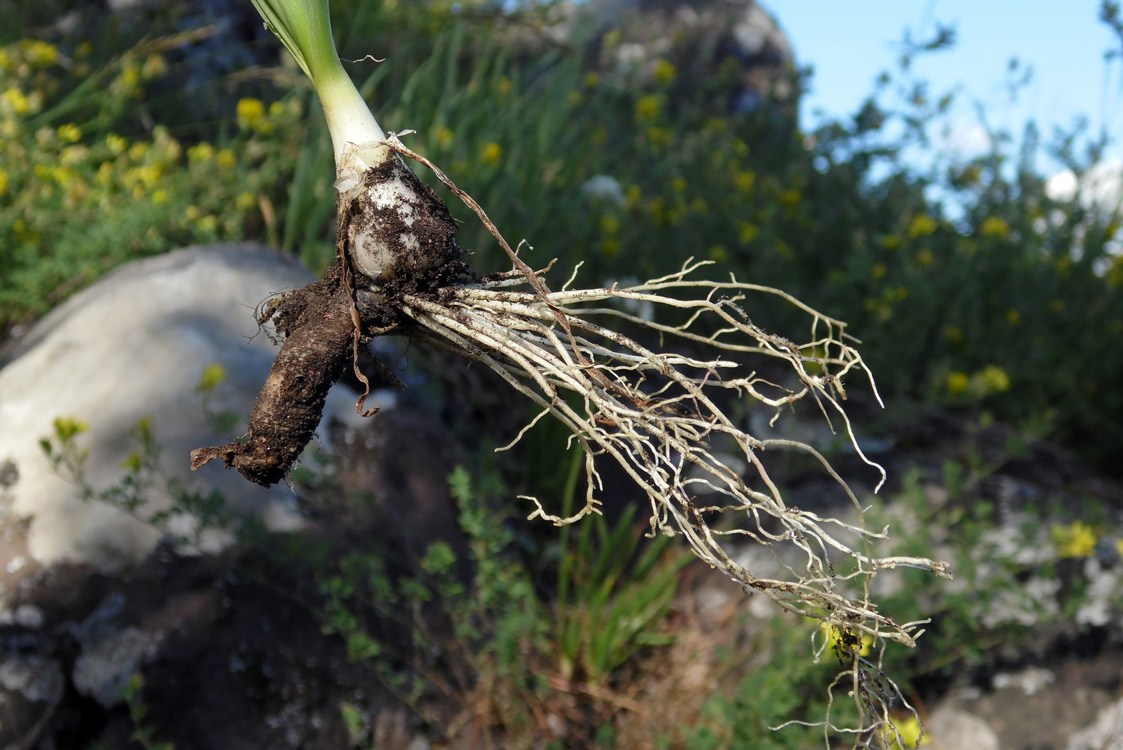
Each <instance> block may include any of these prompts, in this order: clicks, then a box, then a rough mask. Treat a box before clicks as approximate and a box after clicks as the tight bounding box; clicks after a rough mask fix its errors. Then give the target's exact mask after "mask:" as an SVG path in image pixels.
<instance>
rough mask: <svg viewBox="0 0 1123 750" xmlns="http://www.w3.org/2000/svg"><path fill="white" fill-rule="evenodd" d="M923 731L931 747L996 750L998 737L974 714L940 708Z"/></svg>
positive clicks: (933, 713) (958, 749)
mask: <svg viewBox="0 0 1123 750" xmlns="http://www.w3.org/2000/svg"><path fill="white" fill-rule="evenodd" d="M924 731H925V733H926V734H927V736H928V737H929V738H931V740H932V746H933V747H936V748H946V749H947V750H953V748H954V749H955V750H960V749H962V750H967V748H970V749H971V750H998V748H999V744H998V735H997V734H995V732H994V730H993V729H991V728H990V726H989V725H988V724H987V723H986V722H985V721H983V720H982V719H980V718H979V717H978V716H975V715H974V714H969V713H967V712H966V711H961V710H959V709H958V708H950V707H947V706H944V707H941V708H939V709H937V710H935V711H933V712H932V715H931V716H929V717H928V721H927V722H925V726H924Z"/></svg>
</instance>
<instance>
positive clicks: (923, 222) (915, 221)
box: [905, 214, 940, 240]
mask: <svg viewBox="0 0 1123 750" xmlns="http://www.w3.org/2000/svg"><path fill="white" fill-rule="evenodd" d="M939 227H940V225H939V224H938V223H936V220H935V219H933V218H932V217H931V216H929V215H928V214H917V215H916V216H914V217H912V219H911V220H910V221H909V225H908V228H907V229H906V230H905V234H906V235H907V236H908V238H909V239H910V240H915V239H917V238H918V237H927V236H929V235H931V234H935V232H936V230H937V229H939Z"/></svg>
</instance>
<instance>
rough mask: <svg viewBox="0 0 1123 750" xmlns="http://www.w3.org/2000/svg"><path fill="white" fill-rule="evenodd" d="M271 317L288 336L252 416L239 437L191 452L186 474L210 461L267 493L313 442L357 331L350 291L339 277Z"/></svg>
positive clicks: (275, 309)
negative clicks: (188, 469) (243, 434)
mask: <svg viewBox="0 0 1123 750" xmlns="http://www.w3.org/2000/svg"><path fill="white" fill-rule="evenodd" d="M266 312H271V313H272V317H273V319H274V321H275V322H276V324H277V328H278V332H279V333H281V334H282V335H285V336H287V338H286V340H285V343H284V345H283V346H282V347H281V351H280V353H279V354H278V355H277V359H276V360H275V361H274V363H273V369H272V370H270V371H269V377H268V378H267V379H266V381H265V385H263V386H262V388H261V393H259V394H258V397H257V402H256V403H255V404H254V407H253V411H252V412H251V413H250V420H249V428H248V431H247V433H246V436H245V437H244V438H241V439H239V440H236V441H234V442H231V443H227V444H226V445H221V446H213V447H210V448H198V449H196V450H194V451H192V452H191V468H192V469H198V468H200V467H201V466H203V465H204V464H207V463H210V462H211V461H213V460H215V459H222V462H223V463H224V464H226V466H227V467H229V468H233V469H237V470H238V473H240V474H241V475H242V476H243V477H245V478H246V479H248V480H250V481H251V482H254V483H256V484H260V485H262V486H265V487H269V486H271V485H273V484H276V483H277V482H279V481H280V480H281V479H283V478H284V476H285V474H286V473H287V472H288V471H289V469H291V468H292V465H293V464H294V463H296V460H297V458H299V457H300V454H301V452H302V451H303V450H304V446H305V445H307V444H308V441H309V440H311V439H312V435H313V434H314V433H315V431H316V427H317V426H318V425H319V423H320V417H321V415H322V414H323V410H324V400H325V398H326V397H327V393H328V391H329V390H330V389H331V386H332V384H333V383H334V382H335V381H336V380H338V379H339V377H340V375H342V373H343V368H344V367H346V365H347V363H348V361H349V358H350V356H351V343H352V336H353V331H354V321H353V317H352V304H351V297H350V293H349V292H348V290H347V288H346V286H345V285H344V284H343V283H342V282H341V279H340V274H339V273H338V271H336V270H333V272H332V273H331V274H330V275H329V276H328V277H327V278H325V279H324V280H322V281H318V282H316V283H314V284H311V285H309V286H307V287H305V288H303V289H300V290H297V291H295V292H291V293H289V294H287V295H285V296H284V297H282V298H281V299H280V300H279V301H277V302H276V303H272V304H271V305H270V306H269V308H267V310H266Z"/></svg>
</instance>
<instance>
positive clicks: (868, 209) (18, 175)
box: [0, 2, 1123, 463]
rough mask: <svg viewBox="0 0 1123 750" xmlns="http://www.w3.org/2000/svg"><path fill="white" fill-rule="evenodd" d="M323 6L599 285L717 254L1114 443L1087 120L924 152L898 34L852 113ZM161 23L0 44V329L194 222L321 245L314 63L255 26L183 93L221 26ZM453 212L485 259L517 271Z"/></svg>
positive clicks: (903, 365) (458, 158) (324, 253)
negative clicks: (587, 63) (1061, 178)
mask: <svg viewBox="0 0 1123 750" xmlns="http://www.w3.org/2000/svg"><path fill="white" fill-rule="evenodd" d="M333 11H334V13H335V15H336V16H337V18H338V19H340V20H339V21H338V22H337V24H336V27H337V29H341V30H343V31H342V32H341V33H340V37H341V39H340V49H341V54H342V56H343V57H344V58H345V59H348V60H357V61H358V62H355V63H352V64H351V65H350V67H351V71H352V74H353V75H354V76H355V77H356V79H357V80H360V81H362V88H363V90H364V92H365V93H366V94H367V95H368V96H369V98H370V100H371V101H372V102H373V104H374V108H375V110H376V112H377V113H378V115H379V118H380V120H381V121H382V123H383V125H384V126H385V127H387V128H388V129H390V130H396V131H400V130H404V129H415V130H416V131H417V133H416V134H413V135H410V136H407V137H406V138H407V143H409V145H410V146H411V147H412V148H414V149H416V150H418V151H420V152H421V153H424V154H426V155H427V156H429V157H430V158H431V159H432V160H433V161H434V162H435V163H436V164H438V165H439V166H441V167H442V168H443V169H444V170H445V171H446V172H447V173H448V174H449V175H450V176H451V177H452V178H453V179H454V180H456V181H457V182H458V183H459V184H460V185H461V186H462V187H464V188H465V189H467V190H468V191H469V192H470V193H471V194H472V195H473V196H475V197H476V198H477V200H479V202H480V203H481V204H482V205H483V206H484V207H485V209H486V210H488V211H489V213H490V214H491V216H492V218H493V219H494V220H495V222H496V224H497V225H498V226H499V227H500V228H501V229H502V230H503V231H505V232H506V233H508V234H509V235H510V239H512V240H515V241H517V240H519V239H523V238H525V239H527V240H528V241H529V242H530V243H531V244H532V245H533V246H534V247H535V250H534V252H533V253H530V252H529V251H528V257H529V258H530V259H531V260H532V261H534V262H537V263H545V262H546V261H547V260H549V259H550V258H553V257H558V258H559V259H560V261H561V264H560V267H561V268H564V269H568V268H570V267H572V265H573V264H575V263H577V262H582V263H583V264H584V266H583V276H582V280H583V282H584V283H586V284H599V283H602V282H605V281H610V280H616V279H622V278H627V277H646V276H651V275H659V274H663V273H666V272H668V271H671V270H673V269H675V268H677V267H678V266H679V265H680V264H681V263H682V261H684V260H685V259H686V258H687V257H691V256H694V257H702V258H707V259H711V260H714V261H715V262H716V263H717V264H718V268H717V269H716V270H715V273H718V274H720V273H725V272H733V273H736V274H737V275H738V276H739V277H740V278H742V279H746V280H750V281H754V282H759V283H763V284H768V285H771V286H777V287H779V288H782V289H784V290H785V291H788V292H790V293H792V294H794V295H796V296H797V297H799V298H801V299H804V300H806V301H808V302H810V303H813V304H814V305H815V306H817V307H818V308H819V309H823V310H825V311H827V312H829V313H830V314H832V315H835V316H837V317H840V318H842V319H844V320H846V321H847V322H848V323H849V324H850V330H851V331H852V332H853V333H854V334H855V335H857V336H858V337H859V338H861V339H862V340H863V341H864V347H863V354H864V356H865V358H866V360H867V361H868V362H869V363H870V365H871V367H872V369H873V370H874V372H875V374H876V375H877V376H878V378H879V383H880V385H881V387H882V390H883V393H885V395H887V396H889V397H890V398H891V399H892V398H908V399H918V400H922V401H925V402H929V403H935V404H940V405H946V406H951V407H964V408H970V409H985V410H988V411H990V412H992V413H993V414H995V415H996V416H998V417H999V418H1002V419H1005V420H1008V421H1011V422H1015V423H1019V422H1024V421H1033V422H1034V423H1035V424H1042V423H1045V424H1047V425H1048V426H1049V430H1048V433H1047V434H1048V435H1049V436H1051V437H1054V438H1057V439H1060V440H1062V441H1064V442H1066V443H1067V444H1069V445H1072V446H1074V447H1076V448H1079V449H1081V450H1082V451H1084V452H1085V454H1086V455H1089V456H1091V457H1092V458H1094V459H1098V460H1101V461H1103V462H1105V463H1106V459H1107V458H1108V457H1109V456H1111V455H1112V454H1113V452H1115V451H1117V449H1118V447H1119V446H1120V445H1123V392H1121V391H1120V389H1119V388H1118V387H1117V381H1118V374H1119V373H1120V372H1123V349H1121V348H1120V347H1119V346H1117V345H1116V343H1115V342H1116V341H1117V340H1118V337H1119V335H1120V334H1121V333H1123V261H1121V260H1120V257H1121V256H1119V255H1118V254H1117V253H1116V252H1115V250H1114V249H1115V248H1116V246H1117V242H1116V239H1115V238H1116V235H1117V232H1118V229H1119V226H1120V223H1119V217H1120V214H1119V211H1118V206H1104V205H1099V206H1094V205H1091V204H1090V203H1089V201H1088V197H1087V195H1086V194H1083V195H1082V194H1080V192H1077V193H1076V194H1074V195H1071V196H1064V197H1062V198H1058V197H1050V194H1049V193H1048V192H1047V190H1046V185H1045V179H1044V177H1043V174H1042V169H1041V167H1040V165H1041V164H1042V163H1044V162H1043V160H1044V159H1045V158H1046V157H1047V158H1049V159H1050V160H1051V161H1050V162H1049V163H1050V164H1058V163H1060V164H1063V165H1065V166H1067V167H1068V168H1070V169H1072V170H1073V172H1074V173H1075V175H1076V177H1077V178H1078V179H1079V178H1080V176H1081V175H1086V174H1088V173H1089V172H1090V171H1091V170H1092V169H1093V168H1094V167H1095V166H1096V165H1097V164H1098V163H1099V162H1100V161H1101V160H1102V146H1103V143H1102V142H1100V141H1097V140H1095V139H1092V138H1090V137H1088V136H1087V135H1086V134H1084V133H1082V132H1080V131H1079V130H1078V131H1076V132H1072V133H1068V134H1060V135H1058V136H1057V137H1056V138H1054V139H1053V140H1052V141H1051V142H1049V143H1044V144H1043V143H1041V142H1040V138H1039V137H1038V136H1037V135H1036V132H1035V130H1034V129H1033V127H1032V125H1030V126H1028V127H1027V129H1026V131H1025V132H1024V133H1023V134H1021V135H1020V138H1018V139H1014V138H1013V137H1011V136H1010V134H1002V133H994V134H993V139H992V144H993V148H992V150H991V151H990V152H989V153H987V154H985V155H983V156H980V157H978V158H971V159H967V160H959V161H957V160H956V159H954V158H951V157H945V156H942V155H940V154H938V153H935V152H933V151H932V150H931V149H930V146H929V144H928V142H927V140H926V134H927V133H929V132H932V130H933V129H934V128H936V127H938V126H939V124H940V123H941V118H943V117H945V116H946V113H947V111H948V109H949V107H950V104H951V98H950V97H936V96H934V95H932V94H930V93H929V92H928V90H927V88H926V86H925V85H924V82H923V81H915V80H912V79H911V78H910V75H911V74H910V67H909V65H908V61H909V57H908V55H905V56H904V64H903V65H902V67H901V68H900V69H899V70H897V71H896V72H895V73H894V74H893V75H887V76H886V78H885V79H884V81H883V83H882V85H881V86H880V87H879V88H878V89H877V90H876V91H874V92H872V93H871V97H870V99H869V101H868V102H866V104H865V105H864V106H863V107H862V108H861V110H860V111H859V112H857V113H855V116H854V117H853V118H846V119H844V120H840V121H837V122H828V123H824V124H821V125H819V126H817V127H816V128H815V129H814V131H812V132H803V131H800V130H799V129H798V128H796V127H793V124H792V122H791V120H790V119H789V118H787V117H783V116H778V115H777V112H779V111H781V108H778V109H772V110H770V109H768V108H765V109H763V110H761V111H758V112H756V113H754V114H751V115H747V116H741V117H737V118H725V117H715V116H713V115H712V114H707V115H703V114H700V112H701V110H699V109H696V108H692V107H688V106H683V103H682V102H681V101H680V99H681V91H682V89H683V87H682V86H681V85H680V83H681V82H678V81H676V78H677V76H678V71H676V70H675V68H674V66H673V65H672V64H670V63H667V64H666V65H663V66H662V67H661V68H660V75H658V76H656V78H655V83H653V84H652V85H651V86H649V87H648V88H647V89H644V90H635V89H628V88H625V87H621V86H619V85H616V84H613V83H612V82H611V81H609V80H608V79H607V78H605V77H603V76H601V75H599V74H598V73H597V72H596V71H592V70H587V69H585V68H584V67H583V66H582V61H581V56H580V54H579V53H577V52H575V51H573V50H569V49H565V48H564V47H561V46H559V45H556V44H551V43H549V42H546V41H544V40H543V39H544V38H543V37H535V36H534V33H533V32H532V31H530V29H532V28H533V26H534V21H535V16H534V14H533V11H526V12H525V14H524V15H523V16H519V17H517V18H521V19H523V21H525V22H526V23H525V24H522V25H520V23H519V22H518V20H516V18H515V17H511V18H508V17H496V16H495V15H494V13H490V12H487V11H485V10H483V9H482V8H481V6H480V5H479V4H471V3H470V4H468V5H467V6H463V5H457V4H446V3H432V4H428V5H424V6H420V7H419V6H417V5H416V4H406V3H399V2H384V3H357V2H337V3H335V4H334V7H333ZM169 18H170V19H171V21H174V18H175V14H170V15H169ZM342 19H347V20H346V22H345V23H344V22H343V21H342ZM171 21H169V20H167V19H165V20H164V21H163V22H162V23H163V25H161V24H160V23H158V22H157V21H153V20H151V19H149V21H147V23H148V26H147V27H145V28H147V29H148V30H149V31H153V30H155V32H159V31H161V30H164V31H166V33H164V34H162V35H155V34H154V33H148V34H146V35H138V34H133V36H130V35H129V34H128V33H126V31H124V30H122V26H121V25H120V24H118V25H113V26H106V27H105V28H104V29H103V33H104V35H105V38H106V39H107V40H109V41H112V42H116V43H127V44H128V45H129V46H126V47H124V48H120V47H117V48H112V47H106V46H103V45H102V44H100V43H98V42H97V41H95V42H91V41H89V40H88V39H85V40H81V41H80V40H77V39H73V38H69V37H67V36H66V35H65V34H63V33H62V32H58V31H54V32H50V33H43V34H41V36H42V37H43V38H39V39H35V38H31V37H24V38H21V39H18V40H16V41H13V42H11V43H9V44H7V45H5V46H4V47H2V48H0V142H2V143H0V145H2V146H3V147H2V148H0V328H3V329H7V328H9V327H10V326H11V325H13V324H15V323H17V322H20V321H25V320H28V319H30V318H31V317H34V316H37V315H39V314H42V313H43V312H45V311H46V310H47V309H49V308H50V307H51V306H53V305H54V304H57V303H58V302H59V301H61V300H62V299H63V298H64V297H65V296H67V295H68V294H70V293H72V292H73V291H75V290H76V289H78V288H80V287H81V286H82V285H84V284H86V283H89V282H90V281H92V280H94V279H95V278H97V277H98V276H99V275H100V274H102V273H104V272H105V271H107V270H109V269H110V268H112V267H113V266H114V265H116V264H118V263H121V262H123V261H125V260H128V259H130V258H134V257H137V256H140V255H145V254H151V253H156V252H162V251H165V250H169V249H172V248H174V247H178V246H182V245H184V244H189V243H193V242H212V241H219V240H224V241H225V240H238V239H261V240H265V241H267V242H270V243H272V244H275V245H277V246H279V247H281V248H283V249H285V250H287V251H289V252H294V253H298V254H300V256H301V257H302V258H303V259H304V260H305V261H306V263H307V264H308V265H310V266H311V267H313V268H317V269H318V268H321V267H323V266H324V265H325V264H326V263H328V262H330V259H331V257H332V253H333V250H332V220H333V213H334V210H333V209H334V207H333V191H332V190H331V181H332V179H333V176H332V174H331V167H330V148H329V142H328V138H327V133H326V129H325V127H324V125H323V123H322V120H321V118H320V117H319V116H318V104H316V103H315V101H314V98H313V97H312V96H311V94H310V91H309V89H308V87H307V86H306V85H305V83H304V82H303V81H302V79H301V77H300V76H299V74H298V73H299V72H298V71H297V70H296V69H295V66H294V65H293V64H291V61H289V60H287V59H285V56H284V55H282V53H281V50H280V47H279V45H276V44H273V43H272V40H270V39H269V38H268V37H264V41H262V38H258V37H254V38H252V39H246V40H245V41H244V44H245V46H246V49H245V50H244V52H245V53H246V55H252V56H256V58H257V59H262V60H266V61H269V64H268V65H264V66H258V67H254V68H251V69H248V70H243V71H241V72H240V73H239V74H237V75H227V76H226V77H224V78H221V79H220V80H219V82H218V83H215V84H214V85H212V86H210V87H209V88H207V89H206V91H207V101H208V106H207V107H206V108H204V109H196V110H194V111H195V112H196V114H198V112H201V111H204V110H205V111H206V112H211V111H217V112H218V113H220V114H219V115H217V116H216V117H215V118H214V119H204V120H203V121H201V122H200V121H199V120H198V119H192V117H191V115H192V112H193V109H192V98H193V96H201V94H199V93H198V90H194V91H193V90H191V89H190V88H185V89H182V90H178V92H177V90H175V89H174V86H173V87H172V89H171V90H169V84H174V82H176V81H178V80H180V78H179V77H177V76H181V74H182V71H181V70H180V68H182V67H183V66H184V65H186V62H185V60H187V59H189V58H190V56H191V54H192V51H191V50H192V49H193V48H194V47H193V45H198V44H200V35H203V36H205V32H200V31H198V30H194V31H190V32H184V31H179V30H176V28H175V27H174V25H173V24H172V23H171ZM36 28H40V27H36ZM263 44H265V45H267V46H266V47H264V48H263V47H262V45H263ZM268 45H272V46H268ZM914 46H915V49H914V50H913V54H923V53H924V50H925V49H926V47H925V45H919V44H918V45H914ZM928 46H929V47H930V46H932V45H928ZM937 46H938V45H937ZM196 54H203V53H199V52H196ZM368 54H372V55H375V56H376V57H378V58H380V59H381V58H385V59H386V61H385V62H374V61H372V60H370V59H369V58H368V59H366V60H363V59H362V58H364V56H365V55H368ZM722 75H724V74H723V73H722V72H718V73H715V81H714V86H718V85H719V84H720V79H721V76H722ZM107 91H108V92H109V93H111V94H112V95H111V96H104V95H103V94H104V93H105V92H107ZM157 91H158V92H160V93H159V94H158V95H155V94H153V92H157ZM703 93H704V92H703ZM699 95H701V94H699ZM676 97H679V98H676ZM925 149H928V150H927V151H926V150H925ZM918 165H920V166H918ZM594 178H600V179H599V180H596V181H594V182H593V183H590V182H589V181H590V180H594ZM605 178H611V179H605ZM427 179H431V177H428V176H427ZM594 185H599V186H600V187H601V189H600V190H592V189H583V188H586V187H588V188H591V187H593V186H594ZM606 185H607V186H608V189H607V190H606V189H604V188H605V186H606ZM453 210H454V212H455V213H456V214H457V215H458V217H459V218H462V219H463V220H464V223H463V230H462V244H463V245H464V246H466V247H467V248H469V249H470V250H471V251H472V253H473V254H474V255H473V258H474V263H475V267H476V269H477V270H478V271H480V272H489V271H493V270H502V269H503V268H504V267H505V263H506V261H505V260H504V259H503V257H502V255H501V252H500V251H499V250H498V249H497V247H496V246H495V243H494V242H493V241H492V240H491V238H490V237H489V236H488V235H487V233H486V231H485V230H484V229H482V228H481V227H480V226H479V224H478V222H476V221H475V220H474V219H473V218H471V217H470V216H469V214H468V212H467V211H466V210H464V209H463V207H461V206H453ZM565 272H566V273H568V270H566V271H565ZM753 313H754V315H755V316H757V317H760V318H763V322H764V323H766V324H768V325H770V326H781V327H782V325H783V323H784V321H782V320H776V321H772V320H770V319H769V316H770V315H771V311H767V310H761V311H753Z"/></svg>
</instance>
